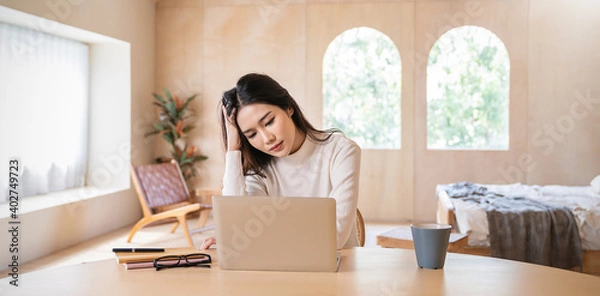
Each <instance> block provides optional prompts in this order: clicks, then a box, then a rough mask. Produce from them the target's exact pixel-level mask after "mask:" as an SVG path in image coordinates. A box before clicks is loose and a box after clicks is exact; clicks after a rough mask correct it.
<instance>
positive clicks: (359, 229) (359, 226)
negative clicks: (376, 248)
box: [355, 208, 367, 247]
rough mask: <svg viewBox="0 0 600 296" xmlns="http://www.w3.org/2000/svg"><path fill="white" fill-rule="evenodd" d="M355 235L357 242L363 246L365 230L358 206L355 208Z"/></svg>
mask: <svg viewBox="0 0 600 296" xmlns="http://www.w3.org/2000/svg"><path fill="white" fill-rule="evenodd" d="M355 223H356V225H355V227H356V236H357V237H358V243H359V245H360V246H361V247H364V246H365V241H366V236H367V234H366V231H365V220H364V218H363V216H362V214H361V212H360V210H359V209H358V208H356V221H355Z"/></svg>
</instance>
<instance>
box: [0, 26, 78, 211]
mask: <svg viewBox="0 0 600 296" xmlns="http://www.w3.org/2000/svg"><path fill="white" fill-rule="evenodd" d="M88 76H89V75H88V47H87V45H86V44H83V43H81V42H77V41H73V40H70V39H65V38H62V37H58V36H54V35H50V34H46V33H42V32H38V31H35V30H31V29H26V28H22V27H16V26H12V25H7V24H4V23H0V189H2V194H1V195H0V203H2V202H6V200H7V196H8V194H4V193H8V185H9V179H8V173H9V172H8V170H9V168H8V167H9V165H8V160H9V159H10V158H12V157H18V158H19V159H20V167H19V174H20V181H19V188H20V190H21V195H20V197H25V196H30V195H39V194H44V193H48V192H53V191H60V190H64V189H67V188H72V187H79V186H83V185H84V180H85V178H84V177H85V172H86V161H87V138H88V123H87V122H88Z"/></svg>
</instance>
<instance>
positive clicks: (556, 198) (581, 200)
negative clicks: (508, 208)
mask: <svg viewBox="0 0 600 296" xmlns="http://www.w3.org/2000/svg"><path fill="white" fill-rule="evenodd" d="M469 186H471V187H469ZM457 188H458V189H459V191H456V189H457ZM462 188H466V189H467V190H466V191H463V192H462V193H461V194H459V193H457V192H460V190H461V189H462ZM482 188H483V189H482ZM472 190H480V191H481V190H483V192H484V193H485V194H484V195H486V196H487V195H488V193H491V194H493V195H494V196H495V197H498V198H504V197H507V198H508V197H511V198H512V197H519V198H518V199H523V200H527V201H528V202H533V203H540V204H543V205H545V206H548V207H550V208H553V209H562V210H563V211H565V212H568V213H569V216H570V217H572V218H571V221H573V222H574V223H572V225H571V226H570V227H572V228H573V229H574V230H573V231H574V232H576V233H575V236H576V237H575V236H570V237H569V239H572V241H573V242H574V243H573V244H575V243H576V244H578V248H571V249H568V250H579V251H578V252H575V251H573V252H571V251H569V252H562V253H560V254H565V253H567V254H572V253H577V254H575V255H578V256H579V258H580V259H579V260H580V261H579V262H580V266H579V268H578V269H574V268H572V269H573V270H581V271H583V272H584V273H589V274H594V275H600V176H597V177H596V178H594V179H593V180H592V182H591V183H590V186H561V185H549V186H538V185H524V184H521V183H514V184H506V185H490V184H477V183H469V182H460V183H450V184H439V185H438V186H437V187H436V197H437V199H438V200H437V222H438V223H445V224H450V225H452V227H453V231H455V232H458V233H465V234H469V237H468V245H467V247H466V248H464V250H463V251H461V252H463V253H467V254H475V255H485V256H494V257H500V258H507V257H503V256H499V255H498V254H499V253H498V246H499V245H502V242H501V241H500V242H501V243H499V240H498V235H497V234H496V233H497V232H506V231H503V230H504V228H498V226H497V224H496V221H495V220H491V219H492V218H490V217H493V216H491V212H490V210H489V208H487V207H486V205H487V204H489V203H490V202H489V200H484V201H477V202H473V197H474V196H476V195H477V194H475V195H470V194H472ZM465 192H467V193H465ZM465 197H466V198H465ZM502 201H504V199H502ZM491 203H494V200H493V199H492V202H491ZM504 214H506V213H504ZM495 215H497V214H495ZM506 215H508V214H506ZM513 217H514V216H511V218H505V219H506V220H511V219H512V220H519V219H518V218H513ZM536 219H537V218H536ZM525 220H527V219H525ZM490 221H491V222H490ZM490 223H492V224H491V226H492V227H490ZM563 224H564V223H563ZM502 226H504V225H502ZM552 229H554V228H552ZM490 230H493V231H492V233H490ZM519 231H520V232H523V231H522V230H518V231H515V232H519ZM508 232H510V231H508ZM567 233H568V232H567V231H565V232H562V233H561V234H560V235H567ZM501 235H506V234H501ZM523 235H529V234H521V236H522V237H523ZM500 237H502V236H500ZM538 241H539V240H538ZM548 241H549V240H546V242H548ZM558 241H559V243H563V244H564V243H565V242H568V241H569V240H568V239H567V238H561V237H559V239H558ZM555 243H556V242H555ZM573 244H572V245H573ZM537 247H539V245H535V247H531V246H526V247H524V248H526V249H529V252H532V251H531V250H535V249H536V248H537ZM563 250H564V249H563ZM555 253H556V251H555ZM579 253H580V254H579ZM555 255H556V254H555ZM556 256H563V257H564V255H556ZM508 259H514V258H508ZM519 260H520V259H519ZM522 261H527V262H533V263H538V262H535V261H528V260H522ZM544 264H545V263H544ZM545 265H550V264H545ZM551 266H556V265H551ZM563 268H564V267H563Z"/></svg>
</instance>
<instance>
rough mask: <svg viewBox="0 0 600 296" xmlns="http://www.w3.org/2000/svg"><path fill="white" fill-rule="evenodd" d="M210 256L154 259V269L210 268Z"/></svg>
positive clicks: (193, 255) (171, 256) (192, 255)
mask: <svg viewBox="0 0 600 296" xmlns="http://www.w3.org/2000/svg"><path fill="white" fill-rule="evenodd" d="M211 262H212V259H211V258H210V255H208V254H203V253H195V254H188V255H183V256H176V255H169V256H163V257H159V258H156V259H154V267H156V271H159V270H161V269H164V268H174V267H191V266H197V267H205V268H210V265H209V264H208V263H211Z"/></svg>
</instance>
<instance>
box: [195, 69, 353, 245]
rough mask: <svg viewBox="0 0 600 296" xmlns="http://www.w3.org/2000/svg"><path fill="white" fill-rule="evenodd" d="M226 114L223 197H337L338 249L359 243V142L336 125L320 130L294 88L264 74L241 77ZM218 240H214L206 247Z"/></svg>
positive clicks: (226, 99)
mask: <svg viewBox="0 0 600 296" xmlns="http://www.w3.org/2000/svg"><path fill="white" fill-rule="evenodd" d="M221 112H222V114H221V127H222V133H223V141H224V144H225V147H226V148H227V153H226V156H225V174H224V177H223V195H260V196H307V197H308V196H320V197H324V196H325V197H333V198H334V199H335V200H336V204H337V205H336V215H337V242H338V243H337V247H338V249H340V248H342V247H354V246H358V240H357V238H356V232H355V229H354V219H355V215H356V205H357V202H358V180H359V170H360V148H359V146H358V145H357V144H356V143H355V142H354V141H352V140H350V139H348V138H346V137H345V136H344V135H343V134H342V133H341V132H340V131H339V130H336V129H330V130H318V129H316V128H314V127H313V126H312V125H311V124H310V123H309V122H308V121H307V120H306V118H305V117H304V115H303V114H302V111H301V110H300V107H299V106H298V104H297V103H296V101H295V100H294V99H293V98H292V96H290V94H289V93H288V91H287V90H286V89H285V88H283V87H282V86H281V85H279V83H278V82H277V81H275V80H274V79H272V78H271V77H269V76H267V75H263V74H255V73H251V74H247V75H245V76H243V77H241V78H240V79H239V81H238V82H237V85H236V86H235V87H234V88H232V89H231V90H228V91H226V92H225V93H224V94H223V98H222V101H221ZM306 218H307V219H310V213H307V217H306ZM214 243H215V239H214V238H209V239H207V240H205V242H204V244H203V245H202V249H207V248H208V247H210V245H212V244H214Z"/></svg>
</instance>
